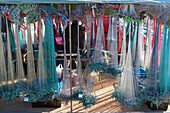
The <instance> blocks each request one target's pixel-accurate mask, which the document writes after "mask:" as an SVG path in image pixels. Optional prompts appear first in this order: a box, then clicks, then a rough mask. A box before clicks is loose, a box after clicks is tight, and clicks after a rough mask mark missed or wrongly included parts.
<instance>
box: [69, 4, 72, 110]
mask: <svg viewBox="0 0 170 113" xmlns="http://www.w3.org/2000/svg"><path fill="white" fill-rule="evenodd" d="M70 18H71V5H70V4H69V39H70V40H69V42H70V44H69V45H70V97H71V96H72V55H71V53H72V51H71V20H70ZM70 112H71V113H72V99H71V98H70Z"/></svg>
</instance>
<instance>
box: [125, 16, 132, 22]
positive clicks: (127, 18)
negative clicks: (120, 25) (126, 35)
mask: <svg viewBox="0 0 170 113" xmlns="http://www.w3.org/2000/svg"><path fill="white" fill-rule="evenodd" d="M125 17H126V18H125V19H124V20H127V21H129V22H133V19H131V18H130V17H128V16H125Z"/></svg>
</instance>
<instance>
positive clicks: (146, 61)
mask: <svg viewBox="0 0 170 113" xmlns="http://www.w3.org/2000/svg"><path fill="white" fill-rule="evenodd" d="M157 1H158V0H157ZM157 1H154V0H151V1H149V2H148V1H147V0H141V1H140V0H126V1H125V0H122V1H121V0H119V1H118V0H115V1H111V0H107V1H102V0H94V1H88V0H60V1H59V0H41V1H40V0H35V1H31V0H22V1H21V0H18V1H15V0H14V1H12V0H6V1H1V0H0V4H1V5H0V99H2V98H4V99H6V100H7V101H8V102H9V103H10V102H14V101H16V100H18V99H21V100H23V101H25V102H32V105H33V107H37V106H38V107H40V106H41V107H50V106H53V107H54V106H55V107H60V106H61V102H62V103H64V104H66V105H67V104H68V102H70V106H71V107H70V111H71V112H72V101H79V102H80V103H81V104H82V105H83V106H84V107H85V108H90V107H93V105H95V104H96V103H97V101H98V100H99V98H98V96H97V95H96V93H95V90H94V86H95V83H96V82H97V81H99V79H101V76H106V77H113V78H114V79H115V80H116V83H115V84H114V88H115V91H114V92H113V94H112V95H110V97H111V98H113V99H116V101H118V102H119V103H122V104H124V105H126V106H127V107H129V108H133V107H137V108H140V107H141V105H142V104H143V103H146V104H147V105H148V107H150V108H152V109H162V110H166V109H167V106H168V103H169V99H170V98H169V94H170V2H169V1H168V0H159V2H157ZM84 78H86V79H84ZM101 85H102V84H101ZM113 90H114V89H113Z"/></svg>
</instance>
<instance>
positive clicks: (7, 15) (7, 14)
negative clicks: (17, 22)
mask: <svg viewBox="0 0 170 113" xmlns="http://www.w3.org/2000/svg"><path fill="white" fill-rule="evenodd" d="M5 16H6V17H7V18H8V19H11V20H14V19H13V18H9V17H10V14H9V13H7V12H5Z"/></svg>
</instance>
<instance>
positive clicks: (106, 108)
mask: <svg viewBox="0 0 170 113" xmlns="http://www.w3.org/2000/svg"><path fill="white" fill-rule="evenodd" d="M101 82H102V85H103V88H102V87H101V84H100V82H99V83H97V84H96V85H95V90H96V94H97V96H98V97H99V98H100V99H99V100H98V102H97V104H95V105H94V106H92V108H88V109H85V108H84V107H83V106H82V104H79V102H76V101H73V112H163V111H158V110H157V111H152V110H151V109H149V108H148V107H147V106H146V105H145V104H143V105H142V107H141V108H140V109H129V108H127V107H126V106H124V105H122V104H120V103H118V102H117V101H115V100H114V99H111V94H112V93H113V91H114V88H113V83H114V82H115V79H113V78H106V77H104V76H103V77H102V81H101ZM0 112H51V113H56V112H70V104H68V105H64V104H62V106H61V108H32V105H31V103H28V102H23V101H19V100H18V101H16V102H15V103H11V104H9V103H7V102H6V101H5V100H4V99H1V100H0ZM167 112H170V106H169V109H168V110H167Z"/></svg>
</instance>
